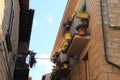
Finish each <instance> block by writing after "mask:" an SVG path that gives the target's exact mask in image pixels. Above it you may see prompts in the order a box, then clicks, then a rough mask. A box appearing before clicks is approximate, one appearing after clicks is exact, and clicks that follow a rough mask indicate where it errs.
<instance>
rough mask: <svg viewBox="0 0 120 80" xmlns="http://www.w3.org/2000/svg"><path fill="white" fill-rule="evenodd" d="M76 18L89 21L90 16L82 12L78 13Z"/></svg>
mask: <svg viewBox="0 0 120 80" xmlns="http://www.w3.org/2000/svg"><path fill="white" fill-rule="evenodd" d="M75 16H76V17H77V18H82V19H88V14H87V13H86V12H80V11H77V12H76V13H75Z"/></svg>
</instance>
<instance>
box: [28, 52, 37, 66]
mask: <svg viewBox="0 0 120 80" xmlns="http://www.w3.org/2000/svg"><path fill="white" fill-rule="evenodd" d="M35 54H36V53H33V52H31V53H30V61H29V62H30V67H31V68H32V67H33V65H35V63H36V62H37V61H36V59H35Z"/></svg>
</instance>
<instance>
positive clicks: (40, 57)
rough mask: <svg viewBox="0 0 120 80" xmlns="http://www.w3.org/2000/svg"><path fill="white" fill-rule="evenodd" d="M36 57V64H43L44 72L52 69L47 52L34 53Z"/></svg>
mask: <svg viewBox="0 0 120 80" xmlns="http://www.w3.org/2000/svg"><path fill="white" fill-rule="evenodd" d="M36 58H38V59H37V63H38V65H41V66H44V70H45V72H51V71H52V66H53V65H54V64H53V63H52V62H51V61H50V59H49V58H50V55H48V54H45V53H43V54H40V55H38V56H37V55H36Z"/></svg>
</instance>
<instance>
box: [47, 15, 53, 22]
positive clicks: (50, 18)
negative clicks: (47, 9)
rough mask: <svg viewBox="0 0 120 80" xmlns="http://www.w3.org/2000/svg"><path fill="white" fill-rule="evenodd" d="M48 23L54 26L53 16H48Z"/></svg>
mask: <svg viewBox="0 0 120 80" xmlns="http://www.w3.org/2000/svg"><path fill="white" fill-rule="evenodd" d="M47 21H48V23H49V24H52V23H53V17H52V16H48V19H47Z"/></svg>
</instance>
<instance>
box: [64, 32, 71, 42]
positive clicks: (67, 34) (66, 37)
mask: <svg viewBox="0 0 120 80" xmlns="http://www.w3.org/2000/svg"><path fill="white" fill-rule="evenodd" d="M64 38H65V40H66V41H70V40H71V39H72V36H71V34H70V33H69V32H67V33H65V34H64Z"/></svg>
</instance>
